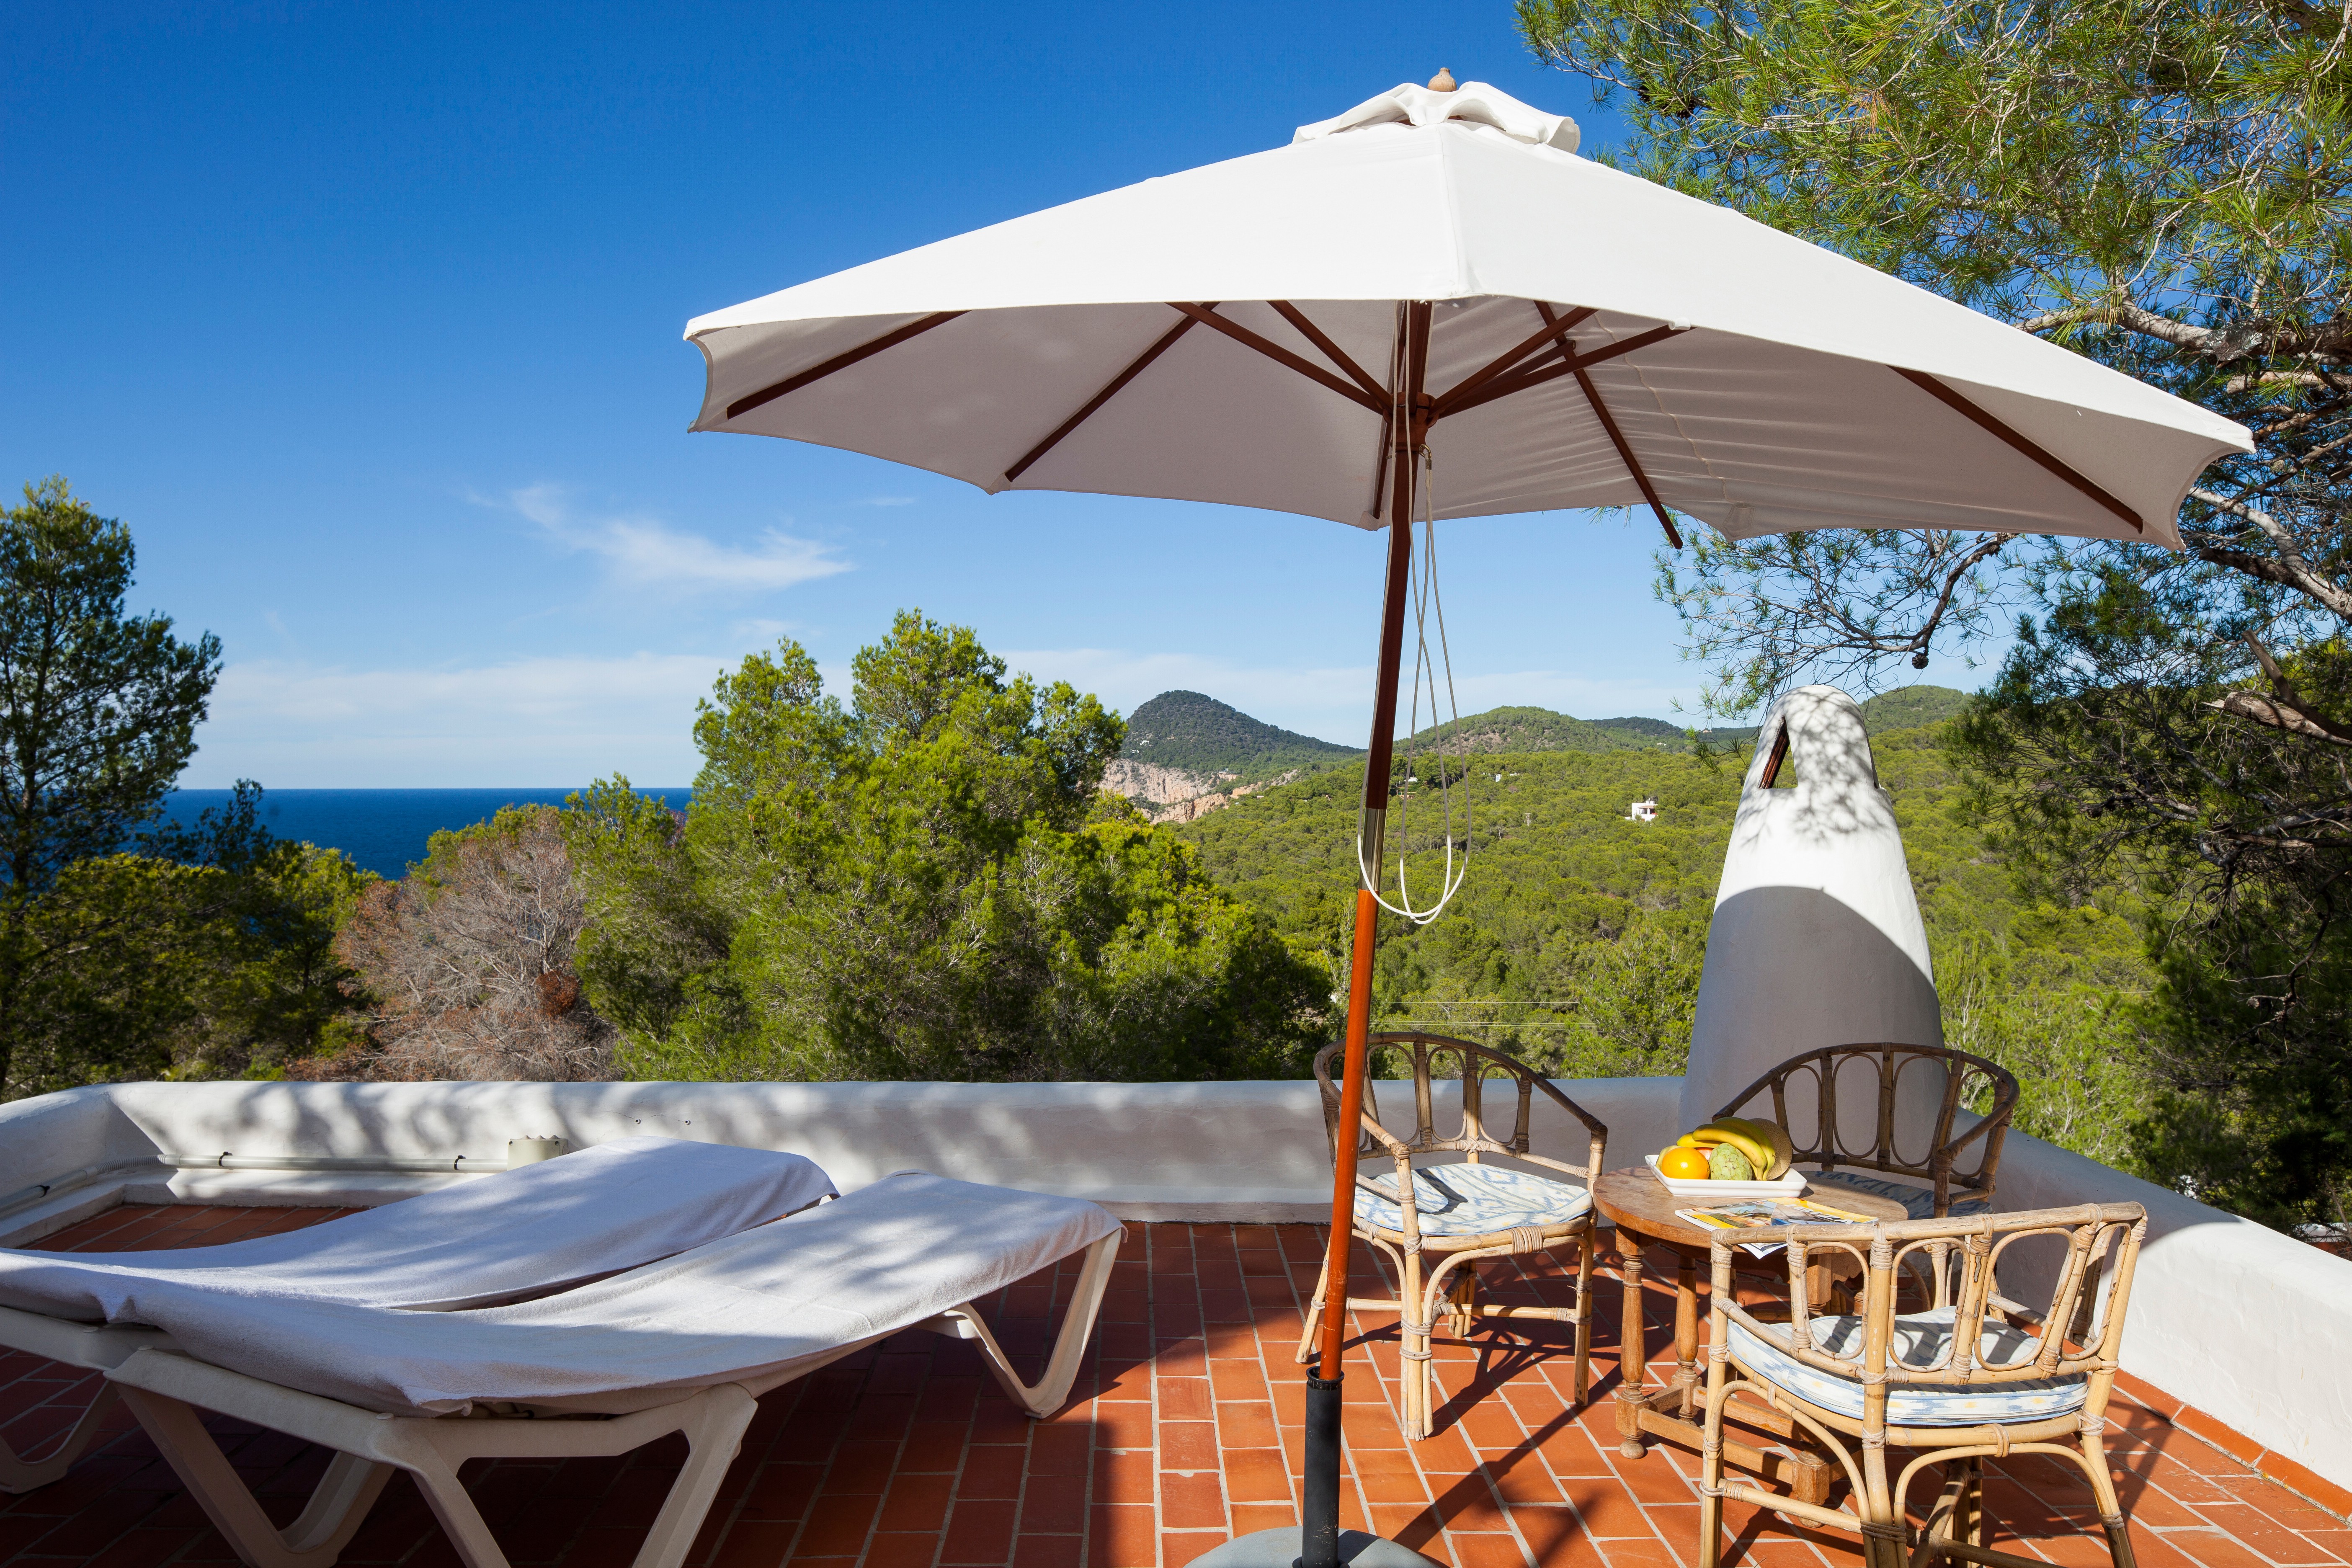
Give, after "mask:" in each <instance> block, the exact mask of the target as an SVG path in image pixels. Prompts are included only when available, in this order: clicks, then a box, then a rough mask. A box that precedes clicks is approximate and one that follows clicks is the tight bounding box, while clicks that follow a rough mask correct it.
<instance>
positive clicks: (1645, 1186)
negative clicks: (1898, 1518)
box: [1592, 1165, 1908, 1503]
mask: <svg viewBox="0 0 2352 1568" xmlns="http://www.w3.org/2000/svg"><path fill="white" fill-rule="evenodd" d="M1821 1197H1822V1201H1823V1202H1827V1203H1833V1204H1835V1205H1837V1206H1838V1207H1839V1208H1842V1209H1845V1210H1847V1211H1849V1212H1850V1213H1853V1214H1866V1215H1871V1216H1872V1217H1873V1218H1876V1219H1904V1218H1907V1217H1908V1216H1907V1215H1906V1214H1905V1213H1904V1209H1903V1205H1901V1204H1898V1203H1896V1202H1895V1200H1894V1199H1892V1198H1882V1197H1875V1196H1872V1195H1871V1194H1865V1193H1853V1192H1847V1191H1846V1190H1844V1189H1843V1188H1840V1189H1838V1190H1837V1191H1836V1192H1835V1193H1823V1194H1821ZM1592 1203H1593V1206H1594V1207H1596V1208H1598V1209H1599V1210H1600V1211H1601V1215H1602V1217H1604V1218H1605V1219H1607V1220H1608V1221H1609V1222H1610V1223H1611V1224H1612V1225H1614V1226H1616V1227H1617V1267H1618V1272H1619V1274H1620V1276H1621V1277H1622V1279H1623V1281H1624V1288H1625V1294H1624V1306H1623V1315H1622V1318H1621V1319H1620V1320H1619V1323H1618V1329H1617V1335H1618V1343H1619V1345H1620V1347H1621V1348H1620V1351H1619V1367H1618V1373H1617V1436H1618V1452H1619V1453H1621V1454H1622V1455H1624V1456H1625V1457H1626V1458H1635V1459H1638V1458H1641V1457H1642V1455H1643V1452H1645V1451H1646V1447H1647V1446H1646V1444H1645V1443H1644V1442H1643V1434H1644V1433H1648V1434H1650V1435H1652V1436H1658V1437H1664V1438H1665V1439H1667V1440H1668V1441H1670V1442H1676V1443H1681V1444H1683V1445H1685V1447H1691V1448H1696V1447H1698V1446H1699V1440H1700V1437H1701V1436H1702V1435H1703V1434H1702V1430H1701V1427H1700V1425H1699V1423H1698V1422H1697V1421H1696V1420H1694V1419H1693V1416H1694V1415H1696V1406H1697V1403H1698V1399H1699V1396H1700V1394H1701V1392H1702V1386H1701V1385H1702V1384H1703V1382H1704V1379H1703V1378H1702V1377H1701V1376H1700V1374H1699V1369H1698V1284H1699V1277H1700V1271H1701V1268H1702V1267H1703V1266H1705V1265H1706V1262H1707V1257H1708V1253H1709V1250H1710V1248H1709V1240H1710V1238H1711V1237H1715V1236H1717V1235H1718V1234H1720V1233H1719V1232H1716V1231H1710V1230H1705V1229H1702V1228H1700V1227H1699V1226H1695V1225H1693V1224H1691V1223H1690V1222H1689V1221H1688V1220H1685V1219H1678V1218H1676V1217H1675V1210H1676V1209H1687V1208H1703V1207H1705V1206H1706V1204H1705V1202H1704V1201H1702V1200H1699V1199H1695V1198H1678V1197H1676V1196H1675V1194H1672V1193H1670V1192H1668V1191H1666V1184H1664V1182H1662V1181H1660V1180H1659V1179H1658V1174H1657V1173H1656V1172H1654V1171H1653V1170H1651V1169H1650V1168H1649V1167H1648V1166H1647V1165H1642V1166H1637V1167H1634V1168H1633V1169H1629V1170H1622V1171H1606V1172H1603V1173H1601V1179H1600V1180H1599V1181H1597V1182H1595V1183H1593V1184H1592ZM1643 1247H1669V1248H1671V1249H1672V1250H1673V1252H1674V1254H1675V1372H1674V1377H1673V1379H1672V1381H1671V1382H1669V1383H1668V1384H1667V1385H1666V1386H1665V1387H1664V1388H1663V1389H1653V1388H1651V1387H1649V1386H1648V1384H1649V1359H1650V1357H1649V1342H1648V1338H1647V1334H1646V1325H1645V1324H1644V1323H1643V1321H1642V1249H1643ZM1812 1272H1813V1273H1814V1274H1815V1275H1818V1276H1820V1278H1818V1279H1809V1288H1808V1294H1809V1295H1811V1296H1812V1297H1813V1298H1814V1299H1815V1300H1817V1301H1818V1300H1822V1298H1823V1297H1824V1296H1825V1295H1826V1286H1827V1284H1828V1279H1827V1277H1826V1273H1825V1272H1824V1271H1822V1270H1820V1269H1815V1270H1813V1271H1812ZM1734 1408H1737V1410H1738V1416H1737V1417H1736V1419H1737V1420H1738V1423H1739V1424H1740V1425H1741V1426H1748V1427H1752V1428H1754V1429H1756V1430H1758V1431H1761V1432H1769V1433H1770V1434H1771V1435H1772V1436H1775V1437H1778V1438H1780V1440H1781V1441H1782V1442H1784V1443H1787V1444H1789V1445H1790V1447H1792V1448H1793V1449H1794V1450H1795V1452H1796V1459H1795V1462H1794V1463H1793V1464H1791V1463H1790V1461H1789V1460H1787V1459H1785V1458H1782V1457H1781V1456H1780V1455H1778V1454H1773V1453H1769V1452H1767V1451H1766V1450H1765V1449H1763V1448H1761V1447H1758V1446H1757V1445H1755V1444H1752V1443H1743V1442H1739V1441H1738V1440H1736V1439H1735V1438H1733V1437H1732V1436H1730V1435H1729V1434H1726V1435H1725V1437H1724V1442H1723V1457H1724V1458H1725V1460H1726V1461H1727V1463H1730V1464H1735V1465H1738V1466H1739V1467H1740V1468H1742V1469H1745V1470H1749V1471H1752V1472H1754V1473H1756V1474H1757V1475H1759V1476H1761V1477H1763V1478H1764V1479H1766V1480H1768V1481H1776V1480H1786V1481H1788V1482H1789V1483H1790V1489H1791V1490H1792V1491H1793V1492H1794V1493H1795V1495H1796V1497H1797V1499H1798V1500H1800V1501H1802V1502H1812V1503H1825V1502H1827V1501H1828V1500H1829V1493H1830V1488H1831V1485H1832V1483H1833V1482H1834V1481H1835V1480H1836V1479H1838V1478H1839V1477H1840V1476H1841V1475H1842V1474H1843V1472H1842V1471H1841V1470H1840V1469H1839V1468H1838V1467H1837V1466H1836V1465H1834V1464H1832V1462H1830V1461H1829V1460H1828V1459H1826V1458H1822V1456H1821V1455H1819V1454H1816V1453H1813V1452H1811V1444H1810V1440H1809V1439H1807V1438H1806V1437H1805V1436H1803V1435H1802V1434H1801V1431H1800V1430H1799V1428H1798V1427H1797V1426H1796V1424H1795V1423H1794V1422H1792V1421H1790V1420H1789V1419H1788V1418H1787V1417H1785V1416H1783V1415H1779V1414H1777V1413H1776V1412H1774V1411H1771V1410H1768V1409H1766V1408H1765V1407H1764V1406H1762V1405H1758V1404H1756V1403H1754V1402H1753V1401H1749V1400H1741V1401H1739V1402H1738V1404H1737V1405H1736V1406H1735V1407H1734ZM1725 1414H1726V1419H1727V1421H1729V1420H1731V1419H1734V1417H1732V1415H1731V1414H1730V1410H1729V1409H1727V1411H1726V1413H1725Z"/></svg>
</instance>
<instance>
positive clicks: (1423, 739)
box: [1412, 708, 1627, 752]
mask: <svg viewBox="0 0 2352 1568" xmlns="http://www.w3.org/2000/svg"><path fill="white" fill-rule="evenodd" d="M1412 743H1413V744H1415V745H1417V746H1427V747H1430V748H1432V749H1433V750H1434V749H1439V748H1442V749H1444V750H1445V751H1447V752H1615V751H1622V750H1623V749H1624V748H1625V746H1626V744H1627V742H1625V741H1623V740H1621V739H1620V738H1619V737H1617V736H1615V735H1613V734H1611V733H1610V732H1608V731H1605V730H1602V729H1601V727H1600V726H1599V725H1597V724H1591V723H1588V722H1586V721H1584V720H1582V719H1571V718H1570V717H1569V716H1568V715H1567V714H1565V713H1555V712H1553V711H1552V710H1550V709H1549V708H1490V709H1488V710H1486V712H1484V713H1473V714H1472V715H1470V717H1468V718H1466V719H1456V720H1454V721H1450V722H1447V723H1444V724H1433V725H1432V726H1430V727H1429V728H1428V729H1425V730H1423V731H1420V732H1418V733H1417V734H1415V735H1414V736H1413V738H1412Z"/></svg>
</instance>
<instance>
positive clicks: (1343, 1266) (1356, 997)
mask: <svg viewBox="0 0 2352 1568" xmlns="http://www.w3.org/2000/svg"><path fill="white" fill-rule="evenodd" d="M1405 309H1406V323H1405V326H1406V331H1405V353H1404V354H1403V355H1402V361H1403V363H1402V365H1401V366H1400V367H1399V368H1400V370H1401V371H1402V374H1403V381H1404V387H1405V393H1404V397H1403V404H1404V407H1403V409H1402V411H1401V412H1402V413H1404V415H1405V417H1403V418H1402V419H1396V420H1392V421H1391V426H1390V427H1391V429H1392V430H1394V431H1395V432H1396V440H1395V442H1394V445H1393V450H1392V453H1391V458H1392V461H1393V462H1394V465H1395V468H1394V472H1393V476H1392V478H1391V481H1390V484H1389V561H1388V581H1387V584H1386V589H1385V593H1384V594H1383V596H1382V600H1381V651H1380V663H1379V665H1378V667H1377V668H1376V670H1375V675H1374V681H1375V684H1374V687H1373V694H1372V741H1371V746H1370V753H1369V754H1368V755H1367V756H1366V757H1365V759H1364V798H1363V806H1362V810H1361V814H1360V816H1359V817H1358V819H1357V825H1358V834H1359V836H1360V840H1361V844H1360V850H1359V853H1360V856H1361V858H1362V863H1363V865H1364V866H1366V867H1369V868H1370V871H1369V875H1370V876H1371V877H1378V876H1379V875H1380V867H1381V853H1382V850H1383V847H1384V839H1385V837H1386V831H1387V825H1388V805H1389V768H1390V762H1391V756H1392V754H1393V752H1394V750H1395V743H1396V710H1397V682H1398V678H1399V676H1400V674H1401V667H1402V663H1403V659H1404V614H1405V598H1406V589H1407V588H1408V586H1409V585H1410V584H1411V580H1412V501H1413V487H1414V479H1415V478H1416V472H1415V464H1416V462H1417V461H1418V458H1419V454H1420V450H1421V446H1422V443H1423V440H1424V439H1425V438H1426V437H1427V436H1428V434H1429V407H1430V401H1431V400H1430V398H1429V397H1428V396H1427V395H1426V394H1425V393H1424V392H1423V381H1424V379H1425V377H1426V374H1427V371H1428V364H1429V326H1430V314H1431V311H1430V307H1429V306H1428V305H1427V304H1426V303H1413V304H1409V305H1407V306H1406V308H1405ZM1379 917H1380V904H1379V901H1378V900H1376V899H1375V898H1374V897H1373V895H1372V889H1370V887H1367V886H1361V885H1360V886H1359V887H1358V888H1357V889H1356V933H1355V950H1354V952H1353V955H1352V958H1351V962H1350V965H1349V980H1348V1049H1347V1053H1346V1067H1345V1070H1344V1072H1343V1074H1342V1076H1341V1078H1340V1087H1339V1124H1338V1126H1337V1128H1336V1129H1335V1130H1334V1131H1333V1135H1332V1145H1331V1152H1332V1161H1331V1165H1332V1170H1331V1239H1330V1247H1329V1250H1328V1252H1326V1254H1325V1255H1324V1268H1323V1323H1322V1329H1323V1338H1322V1342H1321V1344H1320V1347H1319V1352H1318V1356H1317V1359H1316V1363H1315V1364H1314V1365H1313V1366H1312V1367H1310V1368H1308V1369H1307V1454H1306V1458H1307V1466H1306V1475H1305V1477H1304V1482H1305V1484H1304V1486H1303V1487H1302V1489H1301V1492H1302V1495H1301V1498H1300V1501H1301V1503H1302V1505H1303V1506H1302V1509H1301V1514H1302V1521H1301V1522H1302V1524H1303V1525H1304V1530H1303V1531H1302V1539H1301V1541H1300V1543H1299V1545H1300V1553H1299V1555H1300V1562H1301V1564H1302V1568H1337V1564H1338V1563H1339V1380H1340V1376H1341V1373H1342V1368H1341V1365H1340V1363H1341V1360H1342V1357H1343V1354H1344V1352H1345V1350H1346V1346H1347V1338H1348V1329H1347V1322H1348V1249H1349V1240H1350V1238H1351V1236H1352V1234H1353V1231H1354V1229H1355V1218H1356V1146H1357V1144H1358V1143H1359V1142H1361V1141H1362V1138H1363V1113H1364V1076H1365V1070H1366V1067H1367V1065H1368V1064H1367V1058H1368V1056H1369V1054H1370V1052H1369V1048H1368V1042H1369V1041H1370V1037H1371V1018H1372V953H1373V949H1374V945H1375V943H1376V942H1377V940H1378V934H1379Z"/></svg>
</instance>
